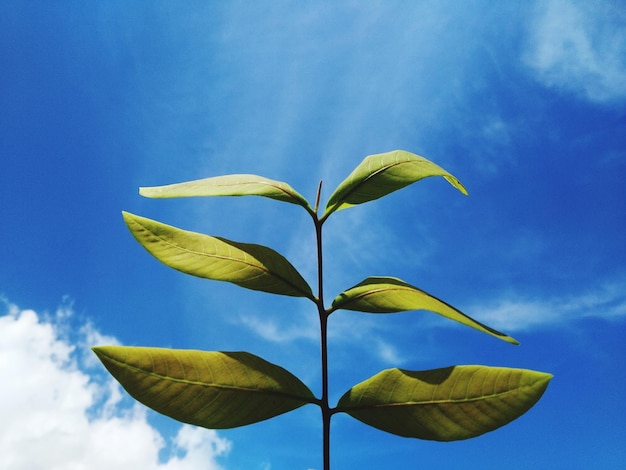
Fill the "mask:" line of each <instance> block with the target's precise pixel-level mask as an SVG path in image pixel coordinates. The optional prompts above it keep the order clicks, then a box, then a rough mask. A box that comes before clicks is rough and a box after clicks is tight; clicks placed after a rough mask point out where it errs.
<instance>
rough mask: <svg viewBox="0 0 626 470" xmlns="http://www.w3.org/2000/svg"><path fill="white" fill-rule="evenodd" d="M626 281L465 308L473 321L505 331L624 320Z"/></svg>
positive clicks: (625, 313)
mask: <svg viewBox="0 0 626 470" xmlns="http://www.w3.org/2000/svg"><path fill="white" fill-rule="evenodd" d="M625 292H626V278H623V277H622V278H617V279H614V280H610V281H606V282H605V283H603V284H600V285H598V286H597V287H595V288H592V289H589V290H588V291H586V292H581V293H579V294H577V295H571V296H557V297H552V298H548V299H541V298H538V299H528V298H519V297H518V298H511V299H509V298H506V299H500V300H496V301H494V302H492V303H491V304H490V305H488V306H477V307H475V308H471V309H468V311H471V312H473V315H474V317H475V318H476V319H478V320H480V321H482V322H485V323H486V324H487V325H489V326H491V327H493V328H496V329H500V330H503V331H507V332H513V331H521V330H529V329H534V328H545V327H550V326H554V325H557V324H564V323H570V322H574V321H578V320H582V319H585V318H600V319H604V320H609V321H611V320H620V319H623V318H624V317H626V294H625Z"/></svg>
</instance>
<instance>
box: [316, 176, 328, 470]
mask: <svg viewBox="0 0 626 470" xmlns="http://www.w3.org/2000/svg"><path fill="white" fill-rule="evenodd" d="M321 187H322V182H321V181H320V185H319V187H318V193H317V201H316V203H315V208H316V215H315V217H314V218H313V221H314V223H315V235H316V241H317V283H318V296H317V302H316V304H317V311H318V314H319V319H320V350H321V363H322V364H321V365H322V397H321V399H320V402H319V405H320V408H321V410H322V432H323V442H322V446H323V462H324V464H323V468H324V470H330V418H331V416H332V410H331V409H330V406H329V405H328V312H327V311H326V309H325V307H324V271H323V266H324V258H323V254H322V222H320V220H319V219H318V218H317V207H318V204H319V195H320V192H321Z"/></svg>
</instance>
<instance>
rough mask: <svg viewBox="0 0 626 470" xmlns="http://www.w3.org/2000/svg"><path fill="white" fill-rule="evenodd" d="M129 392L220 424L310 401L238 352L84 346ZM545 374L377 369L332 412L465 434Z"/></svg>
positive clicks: (530, 394) (537, 387)
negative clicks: (89, 347) (91, 351)
mask: <svg viewBox="0 0 626 470" xmlns="http://www.w3.org/2000/svg"><path fill="white" fill-rule="evenodd" d="M93 350H94V352H95V353H96V354H97V356H98V357H99V359H100V360H101V361H102V363H103V364H104V365H105V367H106V368H107V369H108V370H109V372H110V373H111V374H112V375H113V376H114V377H115V378H116V379H117V380H118V382H120V384H121V385H122V386H123V387H124V388H125V389H126V391H127V392H128V393H129V394H130V395H131V396H133V397H134V398H135V399H137V400H138V401H140V402H141V403H143V404H145V405H146V406H148V407H150V408H152V409H154V410H155V411H157V412H159V413H162V414H164V415H167V416H169V417H171V418H174V419H176V420H178V421H181V422H185V423H189V424H194V425H198V426H202V427H205V428H210V429H225V428H234V427H238V426H245V425H247V424H252V423H256V422H259V421H263V420H266V419H269V418H272V417H275V416H278V415H280V414H283V413H286V412H289V411H292V410H294V409H296V408H299V407H301V406H303V405H306V404H309V403H312V404H318V403H319V400H318V399H317V398H315V396H314V395H313V393H312V392H311V390H310V389H309V388H308V387H307V386H306V385H305V384H304V383H302V381H300V380H299V379H298V378H297V377H296V376H294V375H293V374H291V373H290V372H288V371H287V370H285V369H283V368H282V367H280V366H277V365H275V364H272V363H270V362H268V361H266V360H264V359H262V358H260V357H258V356H255V355H253V354H250V353H247V352H216V351H213V352H207V351H194V350H175V349H164V348H145V347H124V346H100V347H95V348H93ZM551 378H552V376H551V375H550V374H545V373H542V372H536V371H530V370H524V369H510V368H498V367H486V366H453V367H447V368H443V369H434V370H429V371H420V372H414V371H407V370H401V369H388V370H384V371H382V372H380V373H378V374H376V375H375V376H373V377H371V378H370V379H368V380H366V381H364V382H362V383H360V384H358V385H355V386H354V387H352V388H351V389H350V390H348V391H347V392H346V393H345V394H344V395H343V396H342V397H341V399H340V400H339V403H338V404H337V407H336V408H334V409H333V413H340V412H344V413H347V414H349V415H351V416H352V417H354V418H356V419H358V420H359V421H362V422H363V423H365V424H368V425H370V426H373V427H375V428H378V429H381V430H383V431H387V432H390V433H392V434H397V435H400V436H405V437H415V438H420V439H429V440H437V441H453V440H459V439H468V438H471V437H475V436H479V435H481V434H484V433H485V432H488V431H492V430H494V429H496V428H499V427H500V426H503V425H505V424H507V423H509V422H510V421H512V420H514V419H516V418H517V417H519V416H520V415H522V414H523V413H525V412H526V411H527V410H528V409H530V408H531V407H532V406H533V405H534V404H535V403H536V402H537V401H538V400H539V398H541V396H542V394H543V392H544V391H545V390H546V387H547V386H548V382H549V381H550V379H551Z"/></svg>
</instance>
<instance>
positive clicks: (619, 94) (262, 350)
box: [0, 0, 626, 470]
mask: <svg viewBox="0 0 626 470" xmlns="http://www.w3.org/2000/svg"><path fill="white" fill-rule="evenodd" d="M0 44H1V49H0V68H1V69H2V70H3V71H4V73H2V74H0V109H1V110H2V111H1V112H0V159H1V160H0V161H1V171H0V220H2V226H1V230H0V241H1V243H0V373H1V374H2V377H3V378H2V383H1V384H0V417H1V418H0V467H2V468H10V469H12V470H13V469H29V470H30V469H32V468H44V467H45V468H47V469H53V470H55V469H59V470H60V469H67V468H77V469H82V468H85V469H87V468H89V469H96V470H98V469H110V468H133V469H146V470H148V469H150V470H151V469H160V470H198V469H207V468H208V469H211V470H217V469H224V470H236V469H259V470H283V469H285V470H287V469H318V470H319V469H321V435H320V434H321V419H320V416H319V410H318V409H317V407H314V406H306V407H303V408H301V409H298V410H295V411H293V412H291V413H288V414H285V415H283V416H280V417H277V418H274V419H272V420H269V421H265V422H262V423H258V424H255V425H252V426H249V427H246V428H239V429H233V430H224V431H218V432H215V431H210V430H204V429H196V428H192V427H188V426H182V427H181V426H180V425H178V424H177V423H175V422H173V421H172V420H169V419H168V418H165V417H162V416H158V415H156V414H155V413H153V412H152V411H149V410H146V409H145V408H144V407H142V406H141V405H137V404H135V403H134V402H133V401H132V399H130V398H129V397H128V396H127V395H126V394H125V392H124V391H123V390H121V389H120V388H119V387H118V386H117V385H115V383H114V382H113V381H112V380H111V379H110V377H109V376H108V375H107V374H106V373H105V371H104V369H103V367H102V366H101V365H100V364H99V363H98V362H97V360H96V358H95V357H94V356H93V354H92V353H91V352H90V351H89V349H88V348H89V347H90V346H93V345H97V344H124V345H142V346H159V347H175V348H185V349H205V350H223V351H238V350H245V351H249V352H252V353H254V354H256V355H259V356H261V357H263V358H265V359H266V360H269V361H271V362H273V363H276V364H279V365H281V366H283V367H285V368H286V369H288V370H289V371H291V372H292V373H294V374H295V375H296V376H298V377H299V378H300V379H301V380H303V381H304V382H305V383H306V384H307V385H308V386H309V387H310V388H311V389H312V390H313V391H314V392H315V393H318V392H319V389H320V373H319V344H318V342H319V338H318V325H317V316H316V312H315V311H314V309H313V305H312V304H310V302H308V301H307V300H306V299H296V298H289V297H281V296H272V295H269V294H264V293H259V292H254V291H249V290H244V289H241V288H238V287H237V286H234V285H231V284H226V283H219V282H212V281H207V280H202V279H197V278H192V277H189V276H185V275H183V274H181V273H179V272H177V271H174V270H172V269H169V268H167V267H165V266H163V265H161V264H160V263H158V262H157V261H156V260H154V259H153V258H152V257H151V256H150V255H148V254H147V253H146V252H145V250H143V249H142V248H141V247H140V246H139V245H138V244H137V243H136V242H135V240H134V239H133V238H132V236H131V235H130V234H129V232H128V230H127V229H126V227H125V225H124V223H123V220H122V216H121V211H122V210H126V211H130V212H133V213H136V214H139V215H142V216H145V217H150V218H154V219H157V220H159V221H162V222H165V223H167V224H171V225H175V226H177V227H181V228H184V229H188V230H194V231H198V232H204V233H207V234H210V235H214V236H223V237H226V238H229V239H231V240H236V241H240V242H247V243H259V244H264V245H267V246H270V247H272V248H273V249H275V250H277V251H279V252H280V253H281V254H283V255H284V256H286V257H287V258H288V259H289V260H290V261H291V262H292V263H293V264H294V265H295V267H296V268H297V269H298V270H299V271H300V272H301V273H302V275H303V276H304V277H305V278H306V279H307V280H308V281H309V283H310V284H312V285H313V284H314V283H315V282H314V281H315V275H316V274H315V269H316V265H315V256H314V255H315V250H314V246H313V242H314V232H313V224H312V223H311V221H310V218H309V216H308V215H307V214H306V213H305V211H303V210H302V209H301V208H299V207H296V206H292V205H286V204H282V203H279V202H276V201H270V200H268V199H264V198H213V199H210V198H202V199H200V198H194V199H173V200H151V199H145V198H142V197H141V196H139V194H138V188H139V187H140V186H152V185H161V184H168V183H175V182H180V181H186V180H192V179H198V178H204V177H209V176H218V175H223V174H235V173H252V174H258V175H261V176H265V177H268V178H272V179H276V180H280V181H285V182H287V183H289V184H290V185H291V186H292V187H294V188H295V189H296V190H297V191H298V192H300V193H301V194H302V195H303V196H304V197H306V198H307V199H308V200H309V201H310V202H311V203H313V201H314V199H315V193H316V190H317V186H318V183H319V181H320V180H322V181H323V189H322V202H323V203H325V200H326V199H327V198H328V196H329V195H330V194H331V193H332V191H333V190H334V188H335V187H336V186H337V185H338V184H339V183H340V182H341V181H342V180H343V179H344V178H345V177H346V176H347V175H348V174H349V173H350V172H351V171H352V169H353V168H354V167H356V166H357V165H358V164H359V163H360V162H361V160H362V159H363V158H364V157H365V156H367V155H371V154H376V153H382V152H386V151H391V150H395V149H403V150H407V151H410V152H413V153H417V154H420V155H423V156H424V157H426V158H428V159H429V160H432V161H434V162H435V163H437V164H439V165H441V166H442V167H444V168H445V169H446V170H448V171H449V172H451V173H452V174H453V175H455V176H456V177H457V178H458V179H459V180H460V181H461V182H462V183H463V184H464V185H465V187H466V188H467V189H468V191H469V197H465V196H463V195H462V194H460V193H459V192H458V191H456V190H455V189H454V188H452V187H451V186H450V185H448V184H447V183H446V182H445V181H444V180H443V179H441V178H429V179H427V180H424V181H421V182H419V183H417V184H415V185H412V186H409V187H408V188H406V189H403V190H401V191H398V192H396V193H393V194H392V195H390V196H388V197H386V198H384V199H381V200H378V201H374V202H371V203H367V204H364V205H362V206H358V207H355V208H351V209H348V210H345V211H340V212H338V213H336V214H335V215H333V217H332V218H331V219H330V220H329V221H328V223H327V224H326V225H325V228H324V230H325V233H324V244H325V250H326V253H325V256H326V258H325V286H324V289H325V293H326V303H327V304H330V302H331V301H332V298H333V297H334V296H335V295H336V294H337V293H339V292H341V291H343V290H345V289H347V288H348V287H350V286H352V285H354V284H356V283H358V282H360V281H361V280H362V279H364V278H365V277H368V276H374V275H378V276H380V275H383V276H395V277H399V278H401V279H403V280H405V281H406V282H409V283H411V284H413V285H415V286H418V287H420V288H422V289H424V290H426V291H428V292H430V293H432V294H434V295H436V296H437V297H439V298H441V299H443V300H445V301H446V302H448V303H450V304H452V305H454V306H456V307H457V308H459V309H461V310H463V311H464V312H466V313H467V314H469V315H471V316H472V317H473V318H476V319H477V320H480V321H483V322H485V323H487V324H488V325H490V326H491V327H494V328H497V329H500V330H503V331H504V332H506V333H508V334H510V335H511V336H513V337H515V338H516V339H518V340H519V341H520V342H521V346H512V345H510V344H507V343H505V342H502V341H498V340H496V339H494V338H492V337H490V336H488V335H485V334H481V333H480V332H477V331H475V330H472V329H469V328H466V327H462V326H457V325H455V324H453V323H452V322H449V321H446V320H444V319H442V318H440V317H439V316H436V315H433V314H430V313H427V312H405V313H400V314H394V315H367V314H362V313H357V312H343V311H342V312H337V313H336V314H333V316H332V317H331V318H330V322H329V329H330V330H329V334H330V350H329V352H330V360H331V369H330V388H331V393H330V395H331V396H330V399H331V402H333V401H336V400H337V399H338V398H339V397H340V396H341V395H342V394H343V393H344V391H345V390H347V389H348V388H350V387H351V386H353V385H354V384H356V383H358V382H361V381H362V380H365V379H366V378H368V377H370V376H372V375H374V374H375V373H377V372H379V371H380V370H382V369H386V368H390V367H402V368H405V369H412V370H422V369H431V368H438V367H445V366H449V365H456V364H485V365H493V366H506V367H520V368H529V369H536V370H540V371H544V372H549V373H552V374H554V379H553V380H552V383H551V384H550V386H549V387H548V390H547V392H546V394H545V395H544V397H543V398H542V399H541V400H540V402H539V403H538V404H537V405H536V406H535V407H534V408H533V409H531V410H530V411H529V412H528V413H527V414H525V415H523V416H522V417H521V418H520V419H518V420H517V421H515V422H513V423H512V424H510V425H508V426H506V427H504V428H501V429H499V430H497V431H494V432H492V433H488V434H486V435H484V436H481V437H479V438H476V439H472V440H468V441H462V442H455V443H447V444H444V443H435V442H426V441H418V440H414V439H404V438H399V437H396V436H392V435H390V434H386V433H383V432H381V431H378V430H375V429H371V428H368V427H366V426H365V425H363V424H361V423H360V422H358V421H355V420H353V419H352V418H349V417H347V416H341V415H337V416H335V417H334V418H333V426H332V449H331V452H332V463H333V468H334V469H353V468H367V469H369V468H372V469H375V468H394V469H396V468H397V469H413V468H444V469H447V468H450V469H454V468H459V466H460V465H462V466H463V468H465V469H468V468H469V469H473V468H476V469H488V468H494V469H495V468H502V467H503V466H506V467H507V468H511V469H527V468H550V469H561V468H563V469H576V468H581V469H583V468H603V469H612V468H616V469H617V468H622V467H623V465H624V462H626V425H625V424H624V423H626V405H625V404H624V401H623V390H624V386H625V385H626V368H625V367H624V365H623V358H624V355H625V353H626V347H625V346H624V341H623V338H624V333H626V250H625V249H624V245H625V242H626V236H625V235H624V234H625V233H626V189H625V186H624V176H625V175H626V131H625V130H626V129H625V128H626V111H625V110H626V7H625V5H624V3H623V2H621V1H610V0H598V1H596V2H585V1H565V0H546V1H536V2H535V1H529V2H526V1H523V2H522V1H519V2H517V1H510V2H498V3H494V2H488V1H479V0H475V1H467V2H461V1H416V2H406V1H385V2H382V1H371V2H350V1H340V2H331V1H313V2H308V3H307V4H300V3H294V2H283V1H272V2H246V1H232V2H204V1H202V2H201V1H196V2H194V1H185V2H166V1H159V2H147V1H146V2H144V1H136V2H121V1H111V2H98V3H91V2H78V1H66V2H44V1H34V2H18V1H11V0H9V1H5V2H2V3H1V4H0ZM116 466H117V467H116Z"/></svg>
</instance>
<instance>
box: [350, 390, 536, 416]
mask: <svg viewBox="0 0 626 470" xmlns="http://www.w3.org/2000/svg"><path fill="white" fill-rule="evenodd" d="M532 388H533V385H524V386H522V387H518V388H515V389H512V390H506V391H504V392H497V393H491V394H487V395H482V396H480V397H473V398H459V399H453V398H446V399H440V400H430V401H405V402H392V403H378V404H371V405H357V406H350V407H339V409H340V410H341V411H345V412H347V411H358V410H368V409H375V408H387V407H396V406H428V405H442V404H443V405H445V404H458V403H472V402H476V401H481V400H489V399H492V398H499V397H503V396H505V395H509V394H511V393H516V392H523V391H525V390H527V389H532Z"/></svg>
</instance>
